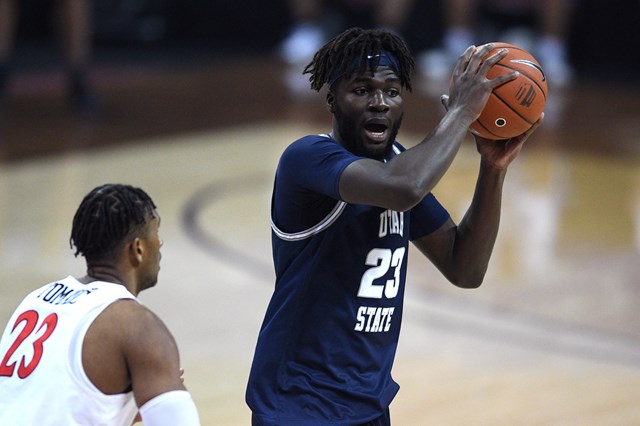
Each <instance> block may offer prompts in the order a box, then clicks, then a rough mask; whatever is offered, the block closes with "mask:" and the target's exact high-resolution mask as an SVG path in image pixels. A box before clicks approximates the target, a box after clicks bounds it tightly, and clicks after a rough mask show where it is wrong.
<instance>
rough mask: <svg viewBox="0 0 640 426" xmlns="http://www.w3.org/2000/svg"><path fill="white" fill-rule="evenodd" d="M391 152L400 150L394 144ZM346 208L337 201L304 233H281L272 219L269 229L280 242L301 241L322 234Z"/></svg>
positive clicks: (342, 202) (344, 204)
mask: <svg viewBox="0 0 640 426" xmlns="http://www.w3.org/2000/svg"><path fill="white" fill-rule="evenodd" d="M320 136H324V137H327V138H330V137H331V136H329V135H327V134H324V133H323V134H320ZM393 151H394V152H395V153H396V154H400V149H398V147H397V146H395V144H394V145H393ZM346 206H347V203H346V202H345V201H338V203H337V204H336V205H335V207H334V208H333V209H332V210H331V211H330V212H329V214H328V215H327V216H326V217H325V218H324V219H322V220H321V221H320V222H319V223H318V224H317V225H315V226H312V227H311V228H309V229H306V230H304V231H300V232H294V233H288V232H283V231H281V230H280V229H279V228H278V226H277V225H276V224H275V223H274V222H273V217H272V218H271V229H272V230H273V232H274V233H275V234H276V235H277V236H278V238H280V239H281V240H285V241H302V240H304V239H307V238H309V237H311V236H313V235H316V234H318V233H320V232H322V231H323V230H325V229H327V228H328V227H329V226H331V225H332V224H333V223H334V222H335V221H336V220H337V219H338V218H339V217H340V214H342V211H343V210H344V209H345V207H346Z"/></svg>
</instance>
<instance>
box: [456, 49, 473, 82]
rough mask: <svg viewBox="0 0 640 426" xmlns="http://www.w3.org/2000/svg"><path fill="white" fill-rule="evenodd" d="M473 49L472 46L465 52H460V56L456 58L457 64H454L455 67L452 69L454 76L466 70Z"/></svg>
mask: <svg viewBox="0 0 640 426" xmlns="http://www.w3.org/2000/svg"><path fill="white" fill-rule="evenodd" d="M475 48H476V47H475V46H474V45H471V46H469V47H467V48H466V49H465V51H464V52H462V54H461V55H460V56H459V57H458V62H457V63H456V66H455V67H454V69H453V74H454V75H460V74H461V73H463V72H464V71H465V70H466V69H467V66H468V65H469V60H470V59H471V55H473V52H474V50H475Z"/></svg>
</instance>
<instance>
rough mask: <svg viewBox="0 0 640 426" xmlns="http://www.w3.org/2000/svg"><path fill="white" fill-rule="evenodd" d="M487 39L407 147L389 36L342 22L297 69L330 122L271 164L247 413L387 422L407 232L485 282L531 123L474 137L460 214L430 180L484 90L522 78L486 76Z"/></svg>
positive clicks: (405, 55)
mask: <svg viewBox="0 0 640 426" xmlns="http://www.w3.org/2000/svg"><path fill="white" fill-rule="evenodd" d="M492 47H493V46H492V45H491V44H487V45H484V46H480V47H475V46H470V47H469V48H468V49H467V50H466V51H465V52H464V53H463V54H462V55H461V56H460V58H459V60H458V62H457V65H456V67H455V70H454V74H453V83H452V89H451V92H450V95H449V96H443V97H442V102H443V104H444V106H445V109H446V114H445V115H444V117H443V119H442V120H441V121H440V123H439V124H438V125H437V126H436V128H435V129H433V130H432V131H431V132H430V133H429V134H428V135H427V136H426V137H425V139H424V140H423V141H422V142H421V143H419V144H418V145H416V146H415V147H413V148H411V149H407V150H405V149H404V148H403V147H402V146H401V145H400V144H399V143H398V142H397V141H396V140H395V137H396V135H397V133H398V129H399V128H400V123H401V122H402V116H403V111H404V108H403V95H404V92H405V91H410V90H411V79H410V77H411V74H412V72H413V68H414V60H413V59H412V57H411V55H410V53H409V51H408V49H407V47H406V45H405V44H404V42H403V41H402V40H401V39H400V38H399V37H398V36H397V35H395V34H394V33H392V32H388V31H385V30H363V29H360V28H352V29H349V30H347V31H345V32H343V33H342V34H340V35H338V36H337V37H336V38H334V39H333V40H331V41H329V42H328V43H327V44H326V45H324V46H323V47H322V48H321V49H320V50H319V51H318V52H317V53H316V54H315V56H314V58H313V60H312V62H311V63H310V64H309V65H307V67H306V68H305V70H304V73H305V74H310V78H309V80H310V82H311V88H312V89H314V90H317V91H320V89H321V88H322V87H323V86H324V85H325V84H326V85H328V92H327V95H326V100H327V107H328V109H329V111H330V112H331V114H332V116H333V126H332V130H331V132H330V133H329V134H324V135H310V136H305V137H303V138H301V139H299V140H297V141H295V142H293V143H292V144H291V145H290V146H289V147H288V148H287V149H286V150H285V152H284V153H283V154H282V157H281V158H280V162H279V164H278V168H277V171H276V177H275V184H274V189H273V199H272V207H271V221H272V248H273V258H274V265H275V270H276V284H275V290H274V293H273V296H272V299H271V301H270V303H269V306H268V308H267V312H266V316H265V319H264V322H263V324H262V328H261V330H260V335H259V337H258V342H257V347H256V352H255V356H254V359H253V364H252V368H251V373H250V376H249V382H248V387H247V392H246V400H247V403H248V405H249V407H250V408H251V410H252V423H253V425H279V426H283V425H298V426H299V425H389V424H390V422H391V421H390V414H389V404H390V403H391V401H392V399H393V398H394V396H395V395H396V393H397V392H398V389H399V386H398V384H396V383H395V382H394V381H393V379H392V378H391V366H392V364H393V359H394V356H395V352H396V347H397V343H398V336H399V332H400V323H401V320H402V310H403V296H404V289H405V276H406V271H407V255H408V243H409V241H411V242H413V244H415V245H416V246H417V247H418V249H419V250H420V251H421V252H422V253H423V254H424V255H425V256H426V257H427V258H428V259H429V260H430V261H431V262H433V263H434V264H435V265H436V266H437V267H438V268H439V270H440V271H441V272H442V273H443V274H444V275H445V276H446V277H447V278H448V279H449V280H450V281H451V282H452V283H453V284H454V285H456V286H459V287H463V288H475V287H478V286H479V285H480V284H481V283H482V280H483V278H484V275H485V271H486V269H487V265H488V262H489V258H490V256H491V252H492V249H493V245H494V242H495V239H496V235H497V232H498V224H499V219H500V202H501V196H502V185H503V181H504V179H505V174H506V171H507V167H508V166H509V164H510V163H511V162H512V161H513V160H514V159H515V158H516V156H517V155H518V153H519V152H520V150H521V148H522V145H523V143H524V142H525V140H526V139H527V137H529V136H530V135H531V133H532V132H533V129H532V130H530V131H528V132H527V133H525V134H523V135H521V136H519V137H516V138H513V139H511V140H509V141H500V142H495V141H488V140H484V139H481V138H478V137H476V145H477V149H478V152H479V154H480V172H479V176H478V181H477V186H476V191H475V194H474V197H473V200H472V202H471V206H470V207H469V210H468V211H467V213H466V214H465V216H464V218H463V219H462V221H461V222H460V224H456V223H454V221H453V220H452V219H451V217H450V216H449V214H448V212H447V211H446V210H445V208H443V206H441V205H440V203H439V202H438V201H437V200H436V198H435V197H434V196H433V195H432V194H431V190H432V189H433V188H434V187H435V185H436V184H437V183H438V181H439V180H440V179H441V178H442V176H443V175H444V174H445V172H446V171H447V169H448V168H449V166H450V165H451V162H452V161H453V159H454V157H455V156H456V153H457V152H458V149H459V147H460V145H461V144H462V142H463V140H464V138H465V135H466V133H467V129H468V128H469V125H470V124H471V123H473V121H474V120H475V119H476V118H477V117H478V116H479V114H480V112H481V111H482V109H483V107H484V105H485V103H486V102H487V99H488V97H489V94H490V93H491V91H492V89H494V88H495V87H497V86H499V85H500V84H503V83H505V82H507V81H510V80H511V79H513V78H515V77H516V74H515V73H511V74H509V75H504V76H501V77H497V78H495V79H493V80H488V79H487V77H486V74H487V71H488V70H489V68H490V67H491V66H492V65H493V64H494V63H496V62H497V61H498V60H500V59H501V58H502V57H503V56H504V55H505V53H506V51H504V50H503V51H500V52H499V53H497V54H495V55H493V56H491V57H490V58H488V59H487V60H486V61H484V62H483V61H482V58H483V57H484V56H486V54H487V53H488V52H489V51H490V50H491V49H492ZM541 119H542V117H541ZM540 122H541V120H539V121H538V124H539V123H540ZM535 127H537V125H536V126H534V128H535Z"/></svg>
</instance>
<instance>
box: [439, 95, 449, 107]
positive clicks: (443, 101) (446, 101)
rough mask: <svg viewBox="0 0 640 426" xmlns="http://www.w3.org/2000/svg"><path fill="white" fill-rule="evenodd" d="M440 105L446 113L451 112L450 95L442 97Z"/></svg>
mask: <svg viewBox="0 0 640 426" xmlns="http://www.w3.org/2000/svg"><path fill="white" fill-rule="evenodd" d="M440 103H441V104H442V106H443V107H444V110H445V111H449V95H441V96H440Z"/></svg>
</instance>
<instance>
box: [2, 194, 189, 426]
mask: <svg viewBox="0 0 640 426" xmlns="http://www.w3.org/2000/svg"><path fill="white" fill-rule="evenodd" d="M159 226H160V217H159V216H158V213H157V212H156V206H155V204H154V203H153V201H152V200H151V198H150V197H149V196H148V195H147V194H146V193H145V192H144V191H143V190H141V189H139V188H134V187H131V186H128V185H118V184H107V185H103V186H100V187H97V188H95V189H94V190H93V191H91V192H90V193H89V194H88V195H87V196H86V197H85V198H84V200H83V201H82V203H81V204H80V207H79V208H78V210H77V212H76V214H75V216H74V218H73V227H72V231H71V239H70V242H71V245H72V246H75V247H76V256H77V255H78V254H81V255H82V256H84V257H85V259H86V262H87V275H86V276H84V277H82V278H74V277H72V276H68V277H66V278H63V279H61V280H58V281H54V282H52V283H49V284H47V285H45V286H43V287H41V288H39V289H37V290H35V291H33V292H32V293H30V294H29V295H27V296H26V297H25V299H24V300H23V301H22V302H21V303H20V305H19V306H18V308H17V309H16V311H15V312H14V314H13V315H12V316H11V318H10V319H9V323H8V324H7V326H6V329H5V331H4V334H3V335H2V339H1V340H0V425H12V426H31V425H38V426H45V425H56V426H59V425H65V426H74V425H118V426H129V425H131V424H132V423H133V422H134V421H136V420H140V419H141V420H142V421H143V422H144V424H145V426H160V425H164V426H168V425H171V426H175V425H181V426H192V425H199V424H200V422H199V418H198V412H197V409H196V406H195V404H194V402H193V399H192V398H191V395H190V394H189V392H188V391H187V390H186V388H185V387H184V385H183V382H182V378H181V374H180V364H179V354H178V348H177V345H176V342H175V340H174V338H173V336H172V335H171V333H170V332H169V330H168V329H167V327H166V326H165V325H164V324H163V322H162V321H161V320H160V318H158V317H157V316H156V315H155V314H154V313H153V312H151V311H150V310H149V309H148V308H146V307H145V306H144V305H142V304H141V303H140V302H139V301H138V299H137V295H138V293H140V292H141V291H142V290H145V289H147V288H150V287H153V286H154V285H155V284H156V282H157V279H158V272H159V270H160V257H161V256H160V247H161V246H162V241H161V240H160V237H159V235H158V227H159Z"/></svg>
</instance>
